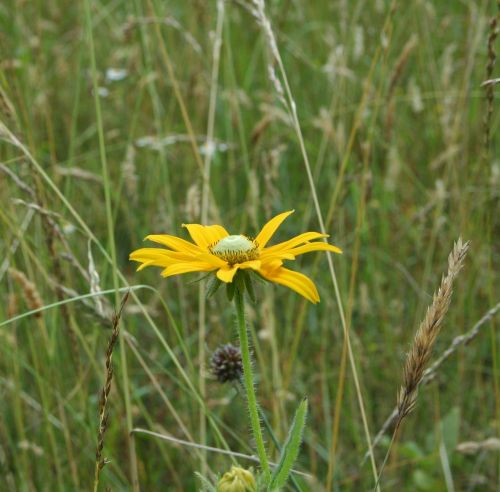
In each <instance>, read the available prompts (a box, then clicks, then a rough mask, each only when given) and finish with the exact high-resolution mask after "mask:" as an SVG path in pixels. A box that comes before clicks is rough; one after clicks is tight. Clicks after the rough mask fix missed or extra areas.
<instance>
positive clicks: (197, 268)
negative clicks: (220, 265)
mask: <svg viewBox="0 0 500 492" xmlns="http://www.w3.org/2000/svg"><path fill="white" fill-rule="evenodd" d="M212 270H215V268H214V267H213V265H210V264H209V263H205V262H203V261H191V262H187V261H186V262H182V263H176V264H174V265H170V266H168V267H167V268H165V270H163V271H162V272H161V275H162V277H171V276H172V275H179V274H181V273H189V272H210V271H212Z"/></svg>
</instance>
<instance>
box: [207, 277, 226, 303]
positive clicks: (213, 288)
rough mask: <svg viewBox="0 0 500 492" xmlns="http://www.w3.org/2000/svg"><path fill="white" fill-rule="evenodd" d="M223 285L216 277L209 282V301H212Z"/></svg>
mask: <svg viewBox="0 0 500 492" xmlns="http://www.w3.org/2000/svg"><path fill="white" fill-rule="evenodd" d="M221 285H222V281H220V280H219V279H218V278H217V277H216V276H215V275H214V276H213V277H212V278H211V279H210V280H209V281H208V283H207V290H206V296H207V299H210V298H211V297H212V296H213V295H214V294H215V293H216V292H217V290H218V289H219V287H220V286H221Z"/></svg>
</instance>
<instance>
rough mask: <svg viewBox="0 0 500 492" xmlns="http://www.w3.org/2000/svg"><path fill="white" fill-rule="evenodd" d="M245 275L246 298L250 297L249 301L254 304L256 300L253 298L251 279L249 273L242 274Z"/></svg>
mask: <svg viewBox="0 0 500 492" xmlns="http://www.w3.org/2000/svg"><path fill="white" fill-rule="evenodd" d="M244 275H245V277H244V278H245V288H246V290H247V293H248V297H250V300H251V301H252V302H253V303H254V304H255V301H256V300H257V298H256V297H255V290H254V288H253V282H252V277H251V275H250V274H249V273H247V272H244Z"/></svg>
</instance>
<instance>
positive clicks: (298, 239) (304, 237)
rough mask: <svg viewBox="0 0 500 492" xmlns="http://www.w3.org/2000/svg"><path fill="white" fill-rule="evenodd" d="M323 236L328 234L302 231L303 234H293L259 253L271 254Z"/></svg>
mask: <svg viewBox="0 0 500 492" xmlns="http://www.w3.org/2000/svg"><path fill="white" fill-rule="evenodd" d="M325 237H328V234H321V233H320V232H304V233H303V234H300V235H298V236H295V237H293V238H292V239H289V240H288V241H285V242H283V243H279V244H275V245H274V246H270V247H269V248H265V249H264V251H262V253H261V255H267V254H273V253H276V252H277V251H283V250H285V249H291V248H295V247H296V246H299V245H300V244H303V243H307V242H308V241H313V240H314V239H321V238H325Z"/></svg>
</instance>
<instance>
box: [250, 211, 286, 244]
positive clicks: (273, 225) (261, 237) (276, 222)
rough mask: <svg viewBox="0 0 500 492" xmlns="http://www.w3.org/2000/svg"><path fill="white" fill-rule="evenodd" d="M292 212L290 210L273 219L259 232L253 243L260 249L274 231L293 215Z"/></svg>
mask: <svg viewBox="0 0 500 492" xmlns="http://www.w3.org/2000/svg"><path fill="white" fill-rule="evenodd" d="M293 212H294V210H290V211H288V212H283V213H282V214H279V215H277V216H276V217H273V218H272V219H271V220H270V221H269V222H268V223H267V224H266V225H265V226H264V227H263V228H262V230H261V231H260V232H259V234H258V235H257V237H256V238H255V242H256V243H257V244H258V245H259V248H260V249H262V248H263V247H264V246H265V245H266V244H267V243H268V241H269V239H271V237H272V236H273V234H274V233H275V232H276V229H278V227H279V226H280V225H281V223H282V222H283V221H284V220H285V219H286V218H287V217H288V216H289V215H291V214H293Z"/></svg>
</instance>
